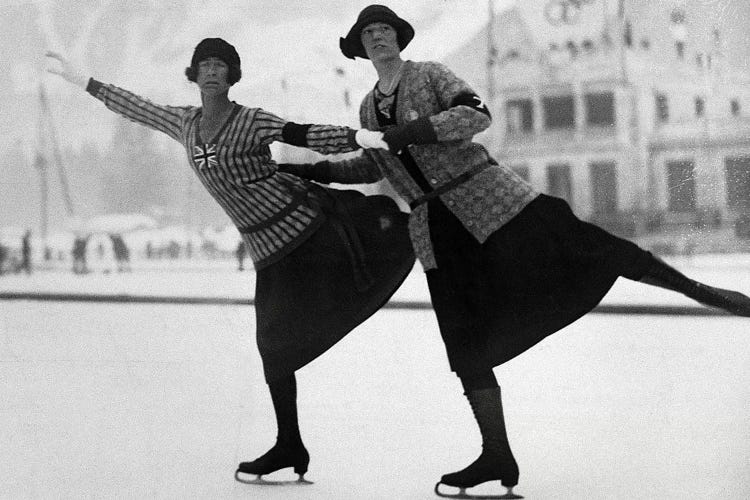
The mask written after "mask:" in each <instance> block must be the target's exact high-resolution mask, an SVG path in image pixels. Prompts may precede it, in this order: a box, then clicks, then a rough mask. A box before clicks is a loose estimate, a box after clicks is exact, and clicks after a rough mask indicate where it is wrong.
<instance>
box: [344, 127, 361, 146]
mask: <svg viewBox="0 0 750 500" xmlns="http://www.w3.org/2000/svg"><path fill="white" fill-rule="evenodd" d="M356 135H357V131H356V130H354V129H352V128H350V129H348V131H347V133H346V138H347V139H348V141H349V146H350V147H351V148H352V151H356V150H358V149H360V148H361V147H362V146H360V145H359V144H357V138H356Z"/></svg>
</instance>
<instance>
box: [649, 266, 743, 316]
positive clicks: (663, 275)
mask: <svg viewBox="0 0 750 500" xmlns="http://www.w3.org/2000/svg"><path fill="white" fill-rule="evenodd" d="M640 281H641V282H643V283H646V284H648V285H653V286H658V287H660V288H667V289H669V290H674V291H675V292H679V293H682V294H684V295H686V296H687V297H690V298H691V299H693V300H695V301H697V302H700V303H701V304H703V305H706V306H709V307H715V308H717V309H723V310H724V311H726V312H728V313H730V314H734V315H736V316H745V317H750V297H748V296H746V295H744V294H742V293H740V292H736V291H734V290H725V289H724V288H717V287H713V286H709V285H706V284H704V283H701V282H699V281H695V280H693V279H690V278H688V277H687V276H685V275H684V274H682V273H681V272H679V271H678V270H677V269H675V268H673V267H672V266H670V265H669V264H667V263H665V262H664V261H663V260H661V259H659V258H658V257H655V256H654V257H653V258H652V260H651V265H650V267H649V269H648V270H647V272H646V274H645V275H644V276H643V277H642V278H641V280H640Z"/></svg>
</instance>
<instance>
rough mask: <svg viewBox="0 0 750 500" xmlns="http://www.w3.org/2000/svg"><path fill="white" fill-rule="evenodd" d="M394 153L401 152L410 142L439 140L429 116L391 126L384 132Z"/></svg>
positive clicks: (386, 140) (433, 141)
mask: <svg viewBox="0 0 750 500" xmlns="http://www.w3.org/2000/svg"><path fill="white" fill-rule="evenodd" d="M383 140H384V141H385V142H387V143H388V148H389V149H390V150H391V152H392V153H399V152H401V150H403V149H404V148H405V147H406V146H408V145H409V144H434V143H436V142H438V138H437V134H436V133H435V128H434V127H433V126H432V122H431V121H430V118H429V117H428V116H423V117H422V118H418V119H416V120H414V121H411V122H409V123H405V124H403V125H398V126H396V127H392V128H389V129H388V130H386V131H385V133H384V134H383Z"/></svg>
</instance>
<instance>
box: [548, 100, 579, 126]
mask: <svg viewBox="0 0 750 500" xmlns="http://www.w3.org/2000/svg"><path fill="white" fill-rule="evenodd" d="M542 104H543V106H544V126H545V128H547V129H560V128H575V125H576V113H575V102H574V101H573V96H572V95H569V96H559V97H545V98H544V99H543V100H542Z"/></svg>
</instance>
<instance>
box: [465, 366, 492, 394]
mask: <svg viewBox="0 0 750 500" xmlns="http://www.w3.org/2000/svg"><path fill="white" fill-rule="evenodd" d="M457 375H458V377H459V378H460V379H461V385H462V386H463V387H464V394H468V393H469V392H471V391H476V390H479V389H492V388H493V387H499V385H498V383H497V378H495V372H493V371H492V370H485V371H481V372H472V373H457Z"/></svg>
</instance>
